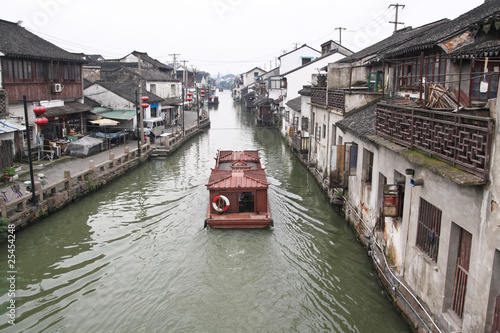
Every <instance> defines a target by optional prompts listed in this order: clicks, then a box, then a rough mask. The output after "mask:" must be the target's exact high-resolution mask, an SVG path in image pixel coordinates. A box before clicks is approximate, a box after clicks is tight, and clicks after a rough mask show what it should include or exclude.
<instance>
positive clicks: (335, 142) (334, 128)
mask: <svg viewBox="0 0 500 333" xmlns="http://www.w3.org/2000/svg"><path fill="white" fill-rule="evenodd" d="M336 144H337V126H335V125H332V145H333V146H335V145H336Z"/></svg>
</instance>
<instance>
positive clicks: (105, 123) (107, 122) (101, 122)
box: [90, 118, 120, 149]
mask: <svg viewBox="0 0 500 333" xmlns="http://www.w3.org/2000/svg"><path fill="white" fill-rule="evenodd" d="M90 123H92V124H94V125H99V126H104V127H107V126H116V125H119V124H120V122H119V121H116V120H113V119H108V118H102V119H97V120H91V121H90ZM104 137H105V138H106V139H107V141H108V149H110V144H109V142H110V141H111V140H110V139H108V131H107V129H106V128H105V129H104Z"/></svg>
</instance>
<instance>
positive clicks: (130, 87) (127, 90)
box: [96, 81, 163, 103]
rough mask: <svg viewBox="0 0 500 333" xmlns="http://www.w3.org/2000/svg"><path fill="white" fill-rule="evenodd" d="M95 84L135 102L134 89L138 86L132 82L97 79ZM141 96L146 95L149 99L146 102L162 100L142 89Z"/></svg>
mask: <svg viewBox="0 0 500 333" xmlns="http://www.w3.org/2000/svg"><path fill="white" fill-rule="evenodd" d="M96 84H98V85H100V86H102V87H104V88H105V89H107V90H109V91H111V92H114V93H115V94H117V95H118V96H121V97H123V98H124V99H126V100H127V101H129V102H132V103H135V92H136V90H137V91H139V89H138V87H137V85H136V84H134V83H133V82H106V81H97V82H96ZM142 95H143V96H148V97H149V101H148V103H156V102H161V101H163V98H161V97H160V96H158V95H155V94H153V93H150V92H149V91H147V90H145V89H143V94H142ZM140 97H141V96H139V101H138V102H139V103H140Z"/></svg>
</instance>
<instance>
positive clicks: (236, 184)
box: [205, 150, 274, 229]
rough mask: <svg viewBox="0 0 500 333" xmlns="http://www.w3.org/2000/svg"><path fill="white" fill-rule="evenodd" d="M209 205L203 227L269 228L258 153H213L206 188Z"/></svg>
mask: <svg viewBox="0 0 500 333" xmlns="http://www.w3.org/2000/svg"><path fill="white" fill-rule="evenodd" d="M206 186H207V189H208V191H209V198H210V202H209V205H208V210H207V219H206V220H205V226H206V225H208V226H209V227H211V228H225V229H248V228H265V227H267V226H269V225H270V226H273V225H274V222H273V219H272V218H271V210H270V208H269V199H268V196H267V188H268V186H269V183H268V182H267V177H266V172H265V169H264V168H262V166H261V164H260V157H259V151H258V150H245V151H231V150H220V151H218V152H217V157H216V163H215V168H214V169H212V173H211V175H210V178H209V180H208V184H206Z"/></svg>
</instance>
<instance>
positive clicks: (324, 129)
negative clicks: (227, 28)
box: [323, 124, 326, 139]
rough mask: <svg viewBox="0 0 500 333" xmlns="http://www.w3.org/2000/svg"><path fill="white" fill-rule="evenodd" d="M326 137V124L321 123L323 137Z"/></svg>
mask: <svg viewBox="0 0 500 333" xmlns="http://www.w3.org/2000/svg"><path fill="white" fill-rule="evenodd" d="M324 138H326V125H325V124H323V139H324Z"/></svg>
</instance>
